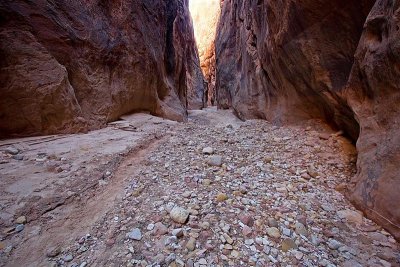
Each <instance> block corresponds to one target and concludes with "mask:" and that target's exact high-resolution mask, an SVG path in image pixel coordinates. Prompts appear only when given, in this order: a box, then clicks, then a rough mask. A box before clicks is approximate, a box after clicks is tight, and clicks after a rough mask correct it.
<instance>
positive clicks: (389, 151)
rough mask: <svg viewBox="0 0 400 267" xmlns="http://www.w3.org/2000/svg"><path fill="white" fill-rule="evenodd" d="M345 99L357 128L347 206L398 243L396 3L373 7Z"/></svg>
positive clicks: (399, 37)
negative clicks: (350, 203)
mask: <svg viewBox="0 0 400 267" xmlns="http://www.w3.org/2000/svg"><path fill="white" fill-rule="evenodd" d="M344 97H345V98H346V100H347V101H348V103H349V105H350V106H351V108H352V110H353V111H354V113H355V114H356V119H357V120H358V121H359V122H360V137H359V139H358V141H357V149H358V152H359V156H358V164H357V166H358V173H357V175H356V177H355V178H354V179H353V181H352V185H351V191H350V195H349V196H350V200H352V201H353V203H355V204H356V206H357V207H358V208H360V209H362V210H363V211H365V212H366V214H367V215H369V216H370V217H371V218H373V219H374V220H375V221H377V222H379V223H380V224H381V225H383V226H384V227H385V228H386V229H388V230H389V231H390V232H391V233H393V234H394V235H395V236H396V238H397V239H398V240H400V194H399V192H400V1H398V0H396V1H390V0H379V1H377V2H376V4H375V6H374V8H373V9H372V11H371V13H370V14H369V16H368V18H367V20H366V23H365V27H364V32H363V35H362V37H361V40H360V43H359V46H358V48H357V52H356V54H355V63H354V66H353V69H352V72H351V76H350V79H349V83H348V85H347V88H346V91H345V93H344Z"/></svg>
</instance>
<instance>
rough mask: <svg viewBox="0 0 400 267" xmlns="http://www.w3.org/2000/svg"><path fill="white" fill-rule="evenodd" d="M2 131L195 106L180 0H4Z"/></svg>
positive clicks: (59, 127) (79, 124)
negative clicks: (105, 0) (27, 0)
mask: <svg viewBox="0 0 400 267" xmlns="http://www.w3.org/2000/svg"><path fill="white" fill-rule="evenodd" d="M0 17H1V20H0V27H1V28H0V36H1V40H2V41H1V44H0V70H1V71H0V75H1V76H0V81H1V87H0V132H1V134H2V135H10V134H20V133H21V134H24V135H32V134H39V133H59V132H76V131H80V130H84V129H94V128H99V127H101V126H103V125H104V124H105V123H106V122H108V121H112V120H115V119H117V118H118V117H119V116H120V115H122V114H125V113H128V112H133V111H137V110H146V111H150V112H151V113H152V114H155V115H159V116H163V117H167V118H170V119H174V120H180V121H182V120H185V119H186V108H187V107H189V108H201V107H202V106H203V98H204V96H203V94H204V84H203V76H202V73H201V70H200V68H199V60H198V55H197V52H196V48H195V42H194V36H193V30H192V24H191V19H190V15H189V11H188V2H187V0H179V1H161V0H157V1H151V2H149V1H143V0H130V1H114V2H110V3H109V2H104V1H100V0H93V1H86V2H84V3H82V2H81V1H73V2H70V1H55V2H53V1H52V2H45V1H33V2H26V1H2V2H1V3H0Z"/></svg>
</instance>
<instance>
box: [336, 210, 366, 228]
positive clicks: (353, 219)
mask: <svg viewBox="0 0 400 267" xmlns="http://www.w3.org/2000/svg"><path fill="white" fill-rule="evenodd" d="M337 215H338V217H339V218H340V219H346V221H347V222H349V223H354V224H358V225H360V224H362V222H363V216H362V214H360V213H359V212H357V211H353V210H350V209H345V210H340V211H338V212H337Z"/></svg>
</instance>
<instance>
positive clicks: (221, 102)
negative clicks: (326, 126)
mask: <svg viewBox="0 0 400 267" xmlns="http://www.w3.org/2000/svg"><path fill="white" fill-rule="evenodd" d="M374 4H375V1H374V0H350V1H349V0H334V1H328V0H306V1H304V0H301V1H300V0H294V1H293V0H290V1H289V0H279V1H272V0H257V1H256V0H254V1H244V0H225V1H224V3H223V6H222V15H221V19H220V23H219V25H218V30H217V33H218V35H217V39H216V57H217V77H216V86H217V101H218V106H219V107H220V108H229V107H232V108H233V109H234V110H235V111H236V113H237V114H238V116H239V117H241V118H243V119H249V118H262V119H268V120H270V121H272V122H274V123H276V124H283V123H294V122H299V121H301V120H303V119H307V118H322V119H324V120H325V121H327V122H329V123H331V124H332V125H333V126H335V127H337V128H340V129H343V130H344V131H345V132H346V133H347V134H348V135H349V136H350V137H351V138H352V139H353V140H358V142H357V149H358V152H359V159H358V174H357V176H356V177H355V178H354V181H353V185H352V186H351V192H350V196H351V197H350V198H351V199H352V200H353V202H354V203H355V204H356V205H357V206H358V207H360V208H361V209H362V210H363V211H365V212H366V213H367V214H368V215H369V216H370V217H371V218H372V219H374V220H375V221H378V222H379V223H381V224H382V225H383V226H384V227H385V228H386V229H388V230H389V231H391V232H392V233H393V234H394V235H395V236H396V237H397V238H400V228H399V225H400V209H399V205H398V203H400V197H399V195H398V194H397V195H396V191H398V189H400V185H399V184H400V183H399V182H400V180H399V179H400V178H399V177H400V168H399V167H398V166H399V164H398V162H399V158H400V156H399V151H400V149H399V148H400V147H399V146H400V139H399V138H400V132H399V130H398V129H399V124H398V118H399V116H398V113H399V111H400V106H399V104H398V103H400V102H399V84H400V83H399V77H400V76H399V69H400V67H399V66H400V65H399V64H400V61H399V54H400V52H399V51H398V50H399V47H400V44H399V40H400V39H399V30H398V29H399V21H398V17H399V12H400V11H399V1H398V0H395V1H389V0H378V1H376V4H375V6H374ZM371 9H372V11H371ZM370 11H371V14H370V15H369V16H368V14H369V13H370ZM367 17H368V18H367ZM354 55H356V56H355V58H356V59H355V60H354Z"/></svg>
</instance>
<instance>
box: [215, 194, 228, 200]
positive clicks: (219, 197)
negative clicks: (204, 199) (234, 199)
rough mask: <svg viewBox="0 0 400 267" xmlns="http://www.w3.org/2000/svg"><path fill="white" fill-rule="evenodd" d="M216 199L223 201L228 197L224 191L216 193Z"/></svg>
mask: <svg viewBox="0 0 400 267" xmlns="http://www.w3.org/2000/svg"><path fill="white" fill-rule="evenodd" d="M216 199H217V201H218V202H223V201H225V200H227V199H228V196H227V195H226V194H225V193H218V195H217V197H216Z"/></svg>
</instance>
